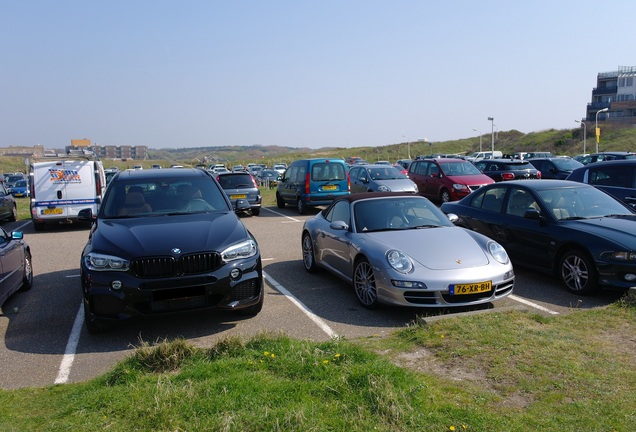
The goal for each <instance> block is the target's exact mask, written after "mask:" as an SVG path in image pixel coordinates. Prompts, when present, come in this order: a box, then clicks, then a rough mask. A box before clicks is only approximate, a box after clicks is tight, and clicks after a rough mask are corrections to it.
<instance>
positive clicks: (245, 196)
mask: <svg viewBox="0 0 636 432" xmlns="http://www.w3.org/2000/svg"><path fill="white" fill-rule="evenodd" d="M215 175H216V180H217V181H218V182H219V184H220V185H221V187H222V188H223V190H224V191H225V194H226V195H227V196H228V198H229V199H230V201H231V202H232V205H233V206H234V210H235V211H236V212H237V213H245V212H246V210H245V209H240V208H238V207H237V203H238V202H239V200H243V201H247V202H248V203H249V204H250V208H248V209H247V211H249V212H250V213H251V214H252V216H258V215H259V214H260V213H261V203H262V200H263V199H262V197H261V190H260V189H259V188H258V184H257V183H256V180H255V179H254V177H253V176H252V175H251V174H250V173H248V172H247V171H236V172H234V171H228V172H222V173H215Z"/></svg>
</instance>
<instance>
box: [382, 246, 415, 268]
mask: <svg viewBox="0 0 636 432" xmlns="http://www.w3.org/2000/svg"><path fill="white" fill-rule="evenodd" d="M386 260H387V261H388V262H389V265H390V266H391V267H393V269H395V270H396V271H399V272H400V273H409V272H410V271H411V270H413V263H412V262H411V260H410V259H409V257H407V256H406V255H404V254H403V253H402V252H400V251H398V250H395V249H392V250H390V251H388V252H387V253H386Z"/></svg>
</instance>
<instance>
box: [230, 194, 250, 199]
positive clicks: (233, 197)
mask: <svg viewBox="0 0 636 432" xmlns="http://www.w3.org/2000/svg"><path fill="white" fill-rule="evenodd" d="M245 198H247V195H230V199H245Z"/></svg>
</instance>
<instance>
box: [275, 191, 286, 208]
mask: <svg viewBox="0 0 636 432" xmlns="http://www.w3.org/2000/svg"><path fill="white" fill-rule="evenodd" d="M276 207H278V208H279V209H282V208H285V200H284V199H283V198H282V197H281V196H280V195H279V194H276Z"/></svg>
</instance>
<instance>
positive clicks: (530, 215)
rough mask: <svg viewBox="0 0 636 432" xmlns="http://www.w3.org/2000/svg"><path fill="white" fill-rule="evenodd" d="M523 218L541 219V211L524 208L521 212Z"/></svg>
mask: <svg viewBox="0 0 636 432" xmlns="http://www.w3.org/2000/svg"><path fill="white" fill-rule="evenodd" d="M523 217H524V219H530V220H541V213H539V211H538V210H534V209H533V210H526V212H525V213H524V214H523Z"/></svg>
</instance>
